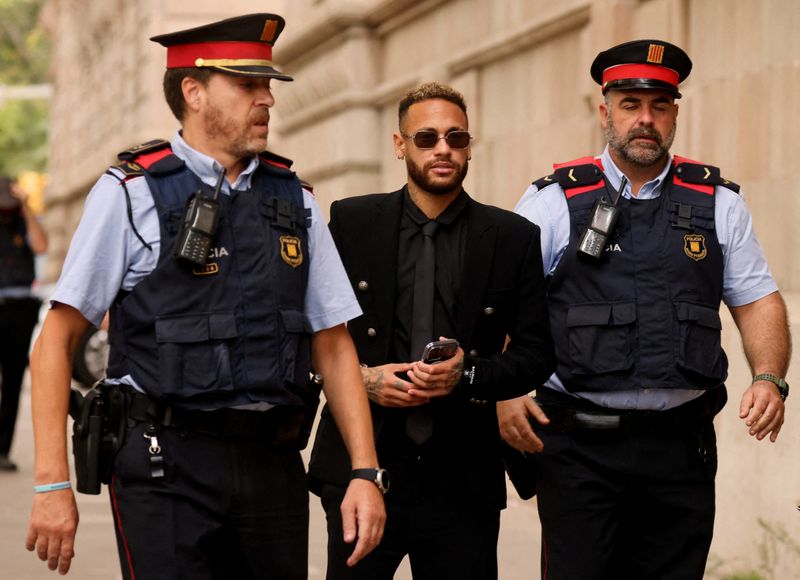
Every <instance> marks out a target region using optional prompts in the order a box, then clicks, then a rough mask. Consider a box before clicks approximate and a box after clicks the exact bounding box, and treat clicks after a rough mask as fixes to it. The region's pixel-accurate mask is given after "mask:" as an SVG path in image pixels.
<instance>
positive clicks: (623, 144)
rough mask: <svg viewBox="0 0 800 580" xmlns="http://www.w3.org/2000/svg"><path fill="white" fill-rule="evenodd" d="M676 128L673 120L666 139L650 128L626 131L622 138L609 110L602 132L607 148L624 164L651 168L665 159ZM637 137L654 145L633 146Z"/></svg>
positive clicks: (638, 144)
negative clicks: (623, 161) (617, 155)
mask: <svg viewBox="0 0 800 580" xmlns="http://www.w3.org/2000/svg"><path fill="white" fill-rule="evenodd" d="M676 127H677V119H675V120H673V122H672V128H671V129H670V132H669V134H668V135H667V136H666V137H662V136H661V134H660V133H659V132H658V131H657V130H656V129H655V128H654V127H652V126H646V127H635V128H633V129H631V130H630V131H628V134H627V135H624V136H623V135H620V134H619V132H618V131H617V128H616V127H615V126H614V121H613V120H612V118H611V111H610V110H609V112H608V113H607V114H606V128H605V130H604V131H603V132H604V133H605V138H606V142H607V143H608V146H609V147H610V148H611V149H613V150H614V151H616V152H617V154H619V156H620V157H621V158H622V159H624V160H625V161H626V162H628V163H630V164H631V165H636V166H638V167H652V166H653V165H655V164H657V163H659V162H660V161H661V160H663V159H664V157H666V155H667V153H668V152H669V149H670V147H672V141H673V140H674V139H675V129H676ZM639 137H646V138H647V139H652V140H653V141H655V143H647V144H642V143H636V144H634V143H633V140H634V139H637V138H639Z"/></svg>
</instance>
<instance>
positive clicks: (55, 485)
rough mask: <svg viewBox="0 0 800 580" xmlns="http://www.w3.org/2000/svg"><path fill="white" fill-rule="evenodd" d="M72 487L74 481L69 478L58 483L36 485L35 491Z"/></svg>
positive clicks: (42, 491)
mask: <svg viewBox="0 0 800 580" xmlns="http://www.w3.org/2000/svg"><path fill="white" fill-rule="evenodd" d="M70 487H72V482H70V481H69V480H67V481H59V482H56V483H45V484H43V485H34V486H33V491H35V492H36V493H46V492H48V491H58V490H59V489H69V488H70Z"/></svg>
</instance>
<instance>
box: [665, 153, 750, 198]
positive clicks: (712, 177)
mask: <svg viewBox="0 0 800 580" xmlns="http://www.w3.org/2000/svg"><path fill="white" fill-rule="evenodd" d="M673 160H674V163H675V174H676V175H677V176H678V177H679V178H680V179H681V181H683V182H685V183H694V184H697V185H721V186H723V187H727V188H728V189H730V190H733V191H735V192H736V193H739V185H738V184H736V183H734V182H732V181H729V180H727V179H725V178H724V177H722V175H721V174H720V170H719V167H714V166H713V165H706V164H703V163H700V162H698V161H692V160H689V159H686V158H684V157H678V156H677V155H676V156H675V157H674V158H673Z"/></svg>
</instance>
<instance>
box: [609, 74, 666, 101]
mask: <svg viewBox="0 0 800 580" xmlns="http://www.w3.org/2000/svg"><path fill="white" fill-rule="evenodd" d="M635 89H655V90H659V91H666V92H668V93H670V94H672V95H673V96H674V97H675V98H676V99H680V98H681V94H680V92H679V91H678V87H676V86H675V85H671V84H670V83H666V82H664V81H660V80H657V79H618V80H615V81H609V82H607V83H606V84H605V85H604V86H603V94H604V95H605V94H606V91H610V90H616V91H631V90H635Z"/></svg>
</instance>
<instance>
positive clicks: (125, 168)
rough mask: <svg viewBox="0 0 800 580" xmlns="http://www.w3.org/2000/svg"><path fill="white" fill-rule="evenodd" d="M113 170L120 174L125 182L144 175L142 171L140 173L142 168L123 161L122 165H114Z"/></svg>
mask: <svg viewBox="0 0 800 580" xmlns="http://www.w3.org/2000/svg"><path fill="white" fill-rule="evenodd" d="M114 169H116V170H117V171H119V172H120V173H122V175H124V176H125V179H126V180H127V179H132V178H134V177H138V176H140V175H144V171H142V166H141V165H139V164H137V163H134V162H132V161H123V162H122V163H120V164H118V165H115V166H114Z"/></svg>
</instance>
